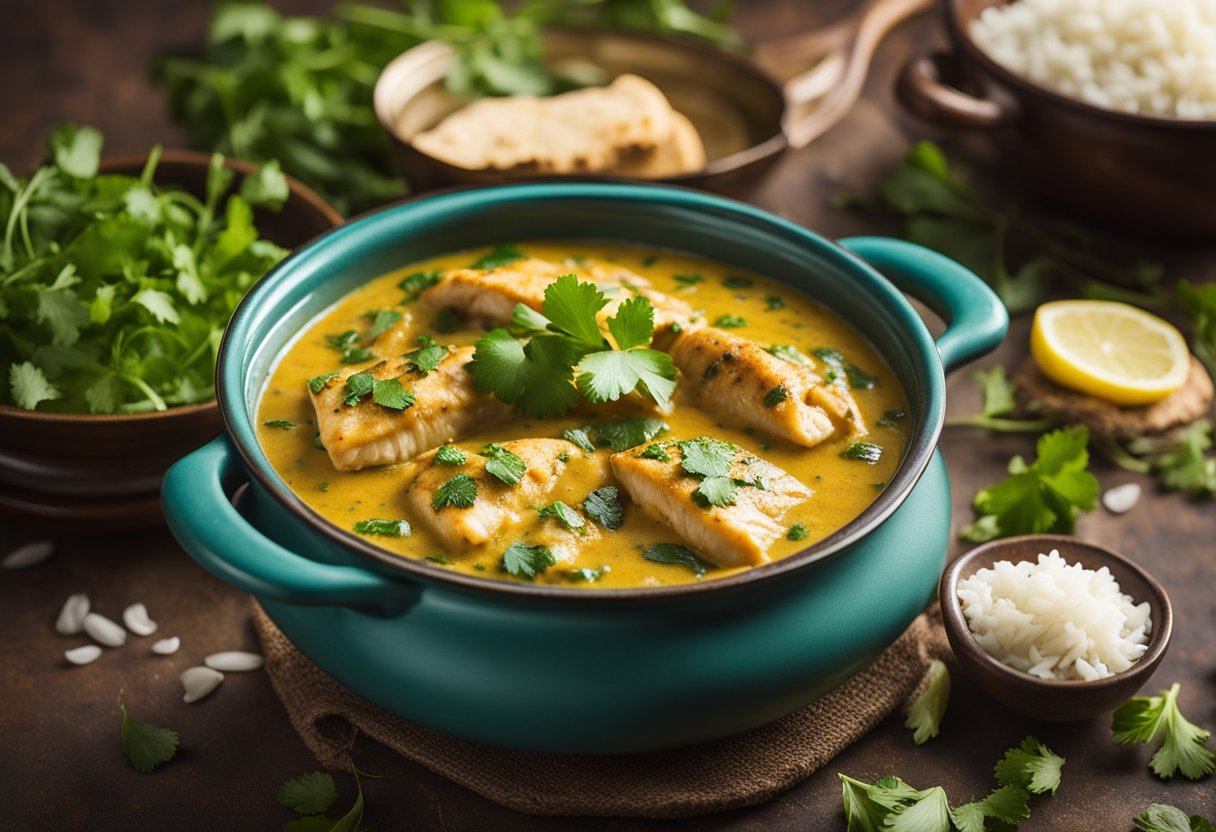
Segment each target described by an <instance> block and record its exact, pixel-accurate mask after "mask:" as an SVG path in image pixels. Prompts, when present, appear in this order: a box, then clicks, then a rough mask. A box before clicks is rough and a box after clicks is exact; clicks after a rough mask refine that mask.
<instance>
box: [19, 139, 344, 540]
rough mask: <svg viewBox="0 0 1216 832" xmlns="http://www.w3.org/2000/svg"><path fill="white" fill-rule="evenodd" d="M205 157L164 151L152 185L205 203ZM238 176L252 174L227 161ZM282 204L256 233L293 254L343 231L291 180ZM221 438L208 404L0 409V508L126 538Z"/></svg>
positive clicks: (260, 219)
mask: <svg viewBox="0 0 1216 832" xmlns="http://www.w3.org/2000/svg"><path fill="white" fill-rule="evenodd" d="M146 160H147V156H146V154H145V155H134V154H133V155H124V156H108V157H106V158H104V159H102V161H101V165H100V168H99V170H100V172H101V173H118V174H127V175H132V176H136V175H138V174H139V172H140V171H141V170H142V169H143V166H144V162H145V161H146ZM209 164H210V156H209V155H208V154H206V153H196V152H193V151H184V150H166V151H164V152H163V153H162V154H161V158H160V163H159V164H158V165H157V168H156V177H155V179H156V182H157V183H158V184H161V185H166V184H172V185H178V186H181V187H183V188H185V189H186V190H188V191H190V192H191V193H193V194H195V195H196V196H199V197H203V196H204V194H205V187H206V179H207V168H208V166H209ZM225 165H226V166H227V167H229V168H231V169H232V170H234V171H236V172H237V173H238V174H240V176H239V177H238V178H237V181H236V182H235V183H234V187H236V186H239V184H240V178H241V177H243V176H244V175H245V174H247V173H250V172H252V171H253V170H254V169H255V167H256V166H255V165H252V164H249V163H248V162H241V161H236V160H231V159H229V160H226V161H225ZM287 187H288V192H289V194H288V197H287V201H286V202H285V203H284V204H283V207H282V208H281V209H280V210H279V211H277V212H274V211H258V212H256V213H255V220H256V222H257V227H258V230H259V233H261V234H262V235H263V236H264V237H265V238H267V239H269V240H271V241H273V242H275V243H277V244H278V245H280V246H283V247H285V248H295V247H297V246H299V245H301V244H302V243H304V242H306V241H307V240H310V239H312V238H313V237H315V236H317V235H318V234H322V233H324V232H325V231H328V230H329V229H331V228H333V227H334V226H337V225H340V224H341V223H342V217H341V216H340V215H339V214H338V213H337V212H336V211H335V210H334V209H333V208H331V207H330V206H329V205H328V204H327V203H326V202H325V201H324V200H323V199H321V197H319V196H318V195H317V194H316V193H315V192H314V191H313V190H312V189H310V188H308V187H307V186H305V185H304V184H302V183H300V182H298V181H296V180H295V179H292V178H291V177H287ZM221 429H222V423H221V421H220V415H219V409H218V407H217V406H216V404H215V402H214V401H210V402H205V403H202V404H193V405H185V406H182V407H174V408H170V409H169V410H165V411H162V412H158V413H138V414H130V415H125V414H113V415H112V414H90V413H42V412H39V411H33V410H25V409H23V408H19V407H13V406H11V405H0V509H2V510H6V511H8V512H10V513H15V514H19V515H24V516H32V517H37V518H43V519H46V520H55V521H70V522H75V523H76V524H77V525H85V524H87V526H88V528H89V529H91V530H98V529H109V530H114V529H126V528H137V527H140V526H148V525H153V524H156V523H159V522H160V521H161V514H160V480H161V477H162V476H163V475H164V473H165V470H166V469H168V467H169V466H170V465H172V464H173V462H175V461H176V460H177V459H178V458H180V457H181V456H183V455H185V454H186V453H188V452H189V451H192V450H194V449H195V448H197V447H198V446H200V445H202V444H203V443H205V442H207V441H208V440H210V439H212V438H214V437H215V436H217V435H218V434H219V433H220V431H221Z"/></svg>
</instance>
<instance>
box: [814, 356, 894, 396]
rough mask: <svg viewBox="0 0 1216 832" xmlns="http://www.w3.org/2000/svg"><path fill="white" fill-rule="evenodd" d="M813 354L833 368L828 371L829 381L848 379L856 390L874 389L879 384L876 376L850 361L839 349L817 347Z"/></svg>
mask: <svg viewBox="0 0 1216 832" xmlns="http://www.w3.org/2000/svg"><path fill="white" fill-rule="evenodd" d="M811 355H813V356H815V357H816V358H818V359H819V360H820V361H822V362H823V363H824V364H826V365H827V366H828V367H830V368H831V369H830V371H829V372H828V373H827V377H828V381H838V380H841V379H847V380H848V382H849V386H850V387H852V388H853V389H854V390H872V389H874V387H876V386H877V385H878V379H877V378H876V377H874V376H872V375H870V374H869V373H867V372H866V371H865V370H863V369H861V368H860V367H858V366H857V365H856V364H853V363H852V362H850V361H848V360H847V359H846V358H845V357H844V353H842V352H841V351H840V350H838V349H833V348H832V347H816V348H815V349H813V350H811Z"/></svg>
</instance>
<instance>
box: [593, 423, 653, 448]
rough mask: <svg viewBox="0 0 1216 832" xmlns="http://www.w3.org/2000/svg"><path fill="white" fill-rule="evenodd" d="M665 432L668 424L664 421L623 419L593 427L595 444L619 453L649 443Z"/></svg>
mask: <svg viewBox="0 0 1216 832" xmlns="http://www.w3.org/2000/svg"><path fill="white" fill-rule="evenodd" d="M665 430H667V423H666V422H664V421H663V420H662V419H621V420H619V421H616V422H601V423H600V424H598V425H594V426H593V427H592V432H593V434H594V435H595V444H596V445H599V446H601V447H608V448H611V449H612V450H614V451H616V452H618V453H619V452H621V451H627V450H629V449H630V448H634V447H637V446H638V445H641V444H642V443H643V442H649V441H650V440H651V439H654V438H655V437H656V436H658V435H659V434H660V433H662V432H663V431H665Z"/></svg>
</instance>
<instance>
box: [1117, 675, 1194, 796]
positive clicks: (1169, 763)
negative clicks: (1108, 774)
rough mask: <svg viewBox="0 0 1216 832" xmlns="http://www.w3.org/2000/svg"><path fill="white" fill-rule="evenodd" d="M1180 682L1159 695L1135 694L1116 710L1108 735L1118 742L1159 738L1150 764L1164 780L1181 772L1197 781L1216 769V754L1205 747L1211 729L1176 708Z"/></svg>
mask: <svg viewBox="0 0 1216 832" xmlns="http://www.w3.org/2000/svg"><path fill="white" fill-rule="evenodd" d="M1180 687H1181V686H1180V685H1179V684H1178V683H1177V682H1175V683H1174V684H1173V685H1171V686H1170V688H1169V690H1163V691H1161V695H1160V696H1135V697H1132V698H1131V699H1129V700H1128V701H1127V702H1125V703H1124V704H1122V705H1120V706H1119V708H1118V709H1117V710H1116V711H1115V714H1114V718H1113V719H1112V721H1111V726H1110V730H1111V735H1112V736H1113V737H1114V740H1115V742H1118V743H1124V744H1129V743H1141V744H1143V743H1150V742H1153V741H1154V740H1156V739H1157V737H1158V736H1161V737H1162V743H1161V747H1160V748H1158V749H1157V751H1156V753H1155V754H1153V756H1152V759H1151V760H1150V761H1149V767H1150V768H1152V770H1153V773H1154V774H1156V775H1157V776H1158V777H1160V778H1161V779H1163V780H1165V779H1168V778H1170V777H1173V776H1174V775H1175V774H1177V773H1178V772H1180V771H1181V772H1182V774H1183V776H1184V777H1187V778H1189V779H1191V780H1198V779H1199V778H1200V777H1204V776H1206V775H1208V774H1211V773H1212V772H1213V771H1216V755H1214V754H1213V753H1212V752H1211V751H1210V750H1208V749H1207V748H1206V747H1205V743H1207V741H1208V738H1209V737H1211V735H1212V734H1211V732H1210V731H1208V730H1207V729H1205V728H1200V727H1199V726H1198V725H1195V724H1194V723H1192V722H1190V721H1188V720H1187V719H1186V717H1184V716H1183V715H1182V711H1181V710H1180V709H1179V708H1178V691H1179V689H1180Z"/></svg>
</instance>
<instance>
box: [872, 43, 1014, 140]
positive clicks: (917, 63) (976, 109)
mask: <svg viewBox="0 0 1216 832" xmlns="http://www.w3.org/2000/svg"><path fill="white" fill-rule="evenodd" d="M952 60H953V59H952V57H951V56H949V55H946V54H943V53H933V54H929V55H916V56H914V57H912V58H911V59H909V61H908V62H907V63H906V64H904V68H903V69H902V70H901V71H900V73H899V77H898V78H896V79H895V97H896V98H898V99H899V102H900V103H901V104H903V105H904V107H905V108H907V109H908V111H909V112H912V113H914V114H916V115H918V116H920V117H921V118H923V119H926V120H927V121H931V122H934V123H935V124H942V125H945V126H947V127H958V128H962V129H964V130H986V129H988V128H991V127H998V126H1000V125H1002V124H1007V123H1009V122H1010V121H1012V120H1013V118H1014V111H1013V109H1012V107H1010V106H1008V105H1002V104H1000V103H998V102H996V101H994V100H992V99H989V98H978V97H976V96H974V95H970V94H968V93H966V92H963V91H962V90H960V89H958V88H957V87H954V86H951V85H950V84H948V83H947V82H946V81H945V80H944V79H943V77H942V76H943V71H942V70H943V67H944V66H945V65H947V64H949V63H950V62H951V61H952Z"/></svg>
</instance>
